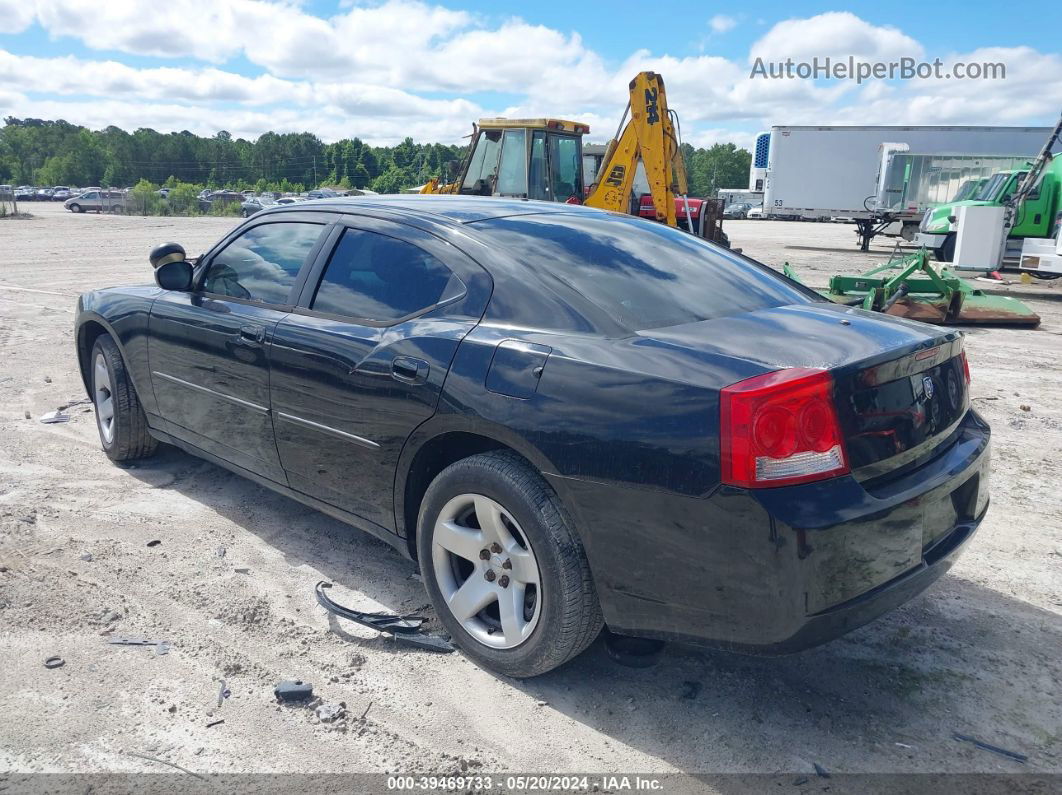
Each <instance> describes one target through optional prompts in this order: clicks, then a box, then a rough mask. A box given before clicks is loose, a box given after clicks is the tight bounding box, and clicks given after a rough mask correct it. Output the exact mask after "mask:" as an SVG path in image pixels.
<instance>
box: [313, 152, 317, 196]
mask: <svg viewBox="0 0 1062 795" xmlns="http://www.w3.org/2000/svg"><path fill="white" fill-rule="evenodd" d="M313 186H314V187H315V188H316V187H318V185H317V155H314V156H313Z"/></svg>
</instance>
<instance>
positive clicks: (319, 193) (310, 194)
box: [306, 188, 339, 199]
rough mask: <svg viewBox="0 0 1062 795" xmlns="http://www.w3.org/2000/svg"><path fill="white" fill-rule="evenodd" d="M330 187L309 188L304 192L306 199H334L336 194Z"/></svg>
mask: <svg viewBox="0 0 1062 795" xmlns="http://www.w3.org/2000/svg"><path fill="white" fill-rule="evenodd" d="M338 195H339V194H337V193H336V192H335V191H334V190H332V189H331V188H318V189H317V190H311V191H307V192H306V198H307V199H334V198H336V197H337V196H338Z"/></svg>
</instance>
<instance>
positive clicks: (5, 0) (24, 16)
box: [0, 0, 33, 33]
mask: <svg viewBox="0 0 1062 795" xmlns="http://www.w3.org/2000/svg"><path fill="white" fill-rule="evenodd" d="M31 22H33V6H32V4H30V3H27V2H25V0H0V33H21V32H22V31H24V30H25V29H26V28H28V27H29V26H30V23H31Z"/></svg>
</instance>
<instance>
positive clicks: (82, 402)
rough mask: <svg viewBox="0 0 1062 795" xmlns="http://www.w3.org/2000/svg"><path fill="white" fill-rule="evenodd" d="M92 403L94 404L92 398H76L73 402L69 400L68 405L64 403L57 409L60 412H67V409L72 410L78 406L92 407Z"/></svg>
mask: <svg viewBox="0 0 1062 795" xmlns="http://www.w3.org/2000/svg"><path fill="white" fill-rule="evenodd" d="M91 403H92V399H91V398H87V397H83V398H74V399H73V400H68V401H67V402H66V403H64V404H63V405H61V406H57V407H56V408H57V410H58V411H66V410H67V409H72V408H74V407H76V406H87V405H90V404H91Z"/></svg>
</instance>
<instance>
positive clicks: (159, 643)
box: [107, 638, 170, 657]
mask: <svg viewBox="0 0 1062 795" xmlns="http://www.w3.org/2000/svg"><path fill="white" fill-rule="evenodd" d="M107 643H108V644H109V645H111V646H154V647H155V656H156V657H161V656H162V655H164V654H169V653H170V642H169V641H168V640H148V639H147V638H109V639H108V640H107Z"/></svg>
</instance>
